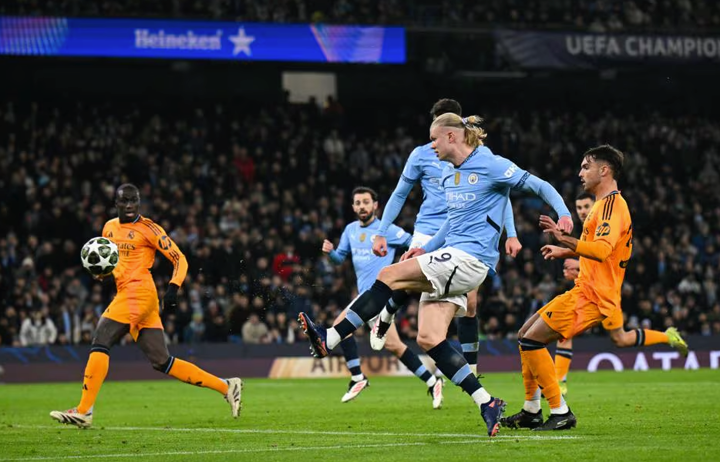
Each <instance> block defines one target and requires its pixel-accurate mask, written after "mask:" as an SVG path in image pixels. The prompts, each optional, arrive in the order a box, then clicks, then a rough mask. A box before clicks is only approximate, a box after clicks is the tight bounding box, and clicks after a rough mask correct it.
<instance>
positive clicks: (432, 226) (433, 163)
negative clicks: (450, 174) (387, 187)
mask: <svg viewBox="0 0 720 462" xmlns="http://www.w3.org/2000/svg"><path fill="white" fill-rule="evenodd" d="M430 145H431V143H428V144H426V145H423V146H418V147H416V148H415V149H413V152H412V153H410V157H408V160H407V162H406V163H405V168H403V172H402V176H401V177H400V178H401V180H402V181H406V182H408V183H410V184H411V185H414V184H415V183H417V182H418V181H420V186H421V187H422V192H423V202H422V205H421V206H420V211H419V212H418V215H417V218H416V219H415V231H417V232H420V233H423V234H427V235H430V236H432V235H433V234H435V233H436V232H437V231H438V230H439V229H440V227H441V226H442V224H443V223H444V222H445V219H446V218H447V204H446V203H445V193H444V192H443V190H442V188H441V186H440V180H441V178H442V172H443V169H444V168H445V167H447V166H448V165H450V164H449V163H447V162H443V161H441V160H440V159H438V158H437V155H435V151H433V150H432V148H431V147H430Z"/></svg>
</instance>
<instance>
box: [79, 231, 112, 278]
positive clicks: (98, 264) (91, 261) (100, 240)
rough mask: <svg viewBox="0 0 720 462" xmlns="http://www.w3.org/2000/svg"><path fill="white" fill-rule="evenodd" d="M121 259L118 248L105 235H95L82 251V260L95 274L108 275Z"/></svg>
mask: <svg viewBox="0 0 720 462" xmlns="http://www.w3.org/2000/svg"><path fill="white" fill-rule="evenodd" d="M119 259H120V254H119V253H118V248H117V246H116V245H115V243H114V242H113V241H111V240H110V239H108V238H105V237H94V238H92V239H90V240H89V241H87V243H86V244H85V245H84V246H83V248H82V250H81V251H80V260H82V264H83V266H84V267H85V269H86V270H88V272H89V273H90V274H92V275H93V276H107V275H109V274H110V273H112V272H113V270H114V269H115V267H116V266H117V264H118V260H119Z"/></svg>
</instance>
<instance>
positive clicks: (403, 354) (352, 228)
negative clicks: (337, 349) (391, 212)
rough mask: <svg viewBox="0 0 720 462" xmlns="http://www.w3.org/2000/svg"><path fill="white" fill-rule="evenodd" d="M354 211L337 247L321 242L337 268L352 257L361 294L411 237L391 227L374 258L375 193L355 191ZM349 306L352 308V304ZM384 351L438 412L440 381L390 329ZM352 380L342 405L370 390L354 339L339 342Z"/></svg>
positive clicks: (363, 188)
mask: <svg viewBox="0 0 720 462" xmlns="http://www.w3.org/2000/svg"><path fill="white" fill-rule="evenodd" d="M352 201H353V204H352V206H353V211H354V212H355V215H357V218H358V219H357V221H354V222H352V223H350V224H349V225H347V226H346V227H345V230H344V231H343V233H342V236H341V237H340V244H339V245H338V248H337V250H334V246H333V244H332V242H330V241H328V240H327V239H326V240H325V241H324V242H323V246H322V251H323V252H325V253H327V254H328V255H329V257H330V260H332V261H333V262H334V263H337V264H340V263H342V262H343V261H345V259H346V258H347V257H348V256H350V255H352V262H353V267H354V268H355V276H356V278H357V288H358V293H363V292H365V291H366V290H368V289H369V288H370V287H372V285H373V283H374V282H375V279H377V275H378V273H379V272H380V270H381V269H383V268H384V267H386V266H389V265H391V264H392V263H393V259H394V258H395V251H396V249H398V248H402V247H408V245H409V244H410V240H411V239H412V236H411V235H410V234H408V233H407V232H406V231H405V230H404V229H402V228H400V227H398V226H395V225H391V226H390V228H389V229H388V240H389V241H390V248H389V250H388V252H387V253H386V255H385V256H384V257H378V256H375V255H374V254H373V252H372V243H373V240H374V239H375V236H376V235H377V232H378V230H379V228H380V220H378V219H377V217H376V212H377V208H378V197H377V193H376V192H375V191H373V190H372V189H370V188H366V187H358V188H355V189H354V190H353V192H352ZM351 306H352V304H351ZM344 318H345V312H343V313H341V314H340V315H339V316H338V318H337V319H336V320H335V324H338V323H339V322H340V321H342V320H343V319H344ZM386 337H387V343H386V344H385V349H386V350H388V351H389V352H391V353H392V354H393V355H395V356H396V357H397V358H398V359H399V360H400V362H402V363H403V364H404V365H405V366H406V367H407V368H408V369H409V370H410V371H412V372H413V373H414V374H415V375H416V376H418V377H419V378H420V380H422V381H423V382H425V384H426V385H427V387H428V395H429V396H430V397H431V398H432V401H433V408H434V409H440V408H441V407H442V402H443V394H442V391H443V385H444V383H443V380H442V379H437V378H436V377H435V376H434V375H433V374H431V373H430V371H428V370H427V368H425V366H424V365H423V363H422V362H421V361H420V358H418V356H417V355H416V354H415V353H414V352H413V351H412V350H410V348H408V346H407V345H405V344H404V343H403V342H402V341H401V340H400V336H399V335H398V332H397V329H396V328H395V326H394V325H393V326H392V328H391V329H390V330H389V331H388V333H387V336H386ZM340 346H341V347H342V349H343V355H344V356H345V362H346V364H347V367H348V369H349V370H350V373H351V374H352V377H351V379H350V384H349V386H348V391H347V393H345V395H343V397H342V399H341V401H342V402H343V403H346V402H348V401H350V400H352V399H354V398H355V397H357V396H358V395H359V394H360V392H362V391H363V390H364V389H365V388H366V387H368V386H369V382H368V379H367V377H366V376H365V375H364V374H363V372H362V369H361V367H360V356H359V354H358V349H357V343H356V342H355V338H354V337H353V336H349V337H347V338H346V339H344V340H343V341H342V342H340Z"/></svg>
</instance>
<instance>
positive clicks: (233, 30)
mask: <svg viewBox="0 0 720 462" xmlns="http://www.w3.org/2000/svg"><path fill="white" fill-rule="evenodd" d="M1 54H4V55H38V56H88V57H117V58H167V59H227V60H240V61H295V62H330V63H381V64H401V63H404V62H405V30H404V29H403V28H402V27H364V26H335V25H327V24H295V25H279V24H265V23H236V22H212V21H170V20H146V19H79V18H58V17H9V16H2V17H0V55H1Z"/></svg>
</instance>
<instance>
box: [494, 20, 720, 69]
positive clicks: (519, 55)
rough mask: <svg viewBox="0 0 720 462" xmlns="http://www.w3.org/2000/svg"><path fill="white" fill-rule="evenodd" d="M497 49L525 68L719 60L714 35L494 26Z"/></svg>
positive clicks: (719, 38)
mask: <svg viewBox="0 0 720 462" xmlns="http://www.w3.org/2000/svg"><path fill="white" fill-rule="evenodd" d="M495 40H496V46H497V48H498V52H499V53H500V54H502V55H504V56H505V57H506V58H508V59H509V60H510V61H511V62H513V63H515V64H516V65H518V66H520V67H523V68H526V69H548V68H554V69H602V68H617V67H630V66H636V65H676V64H700V63H709V64H720V36H714V37H711V36H705V37H702V36H689V35H688V36H678V35H675V36H665V35H620V34H618V35H615V34H585V33H575V32H523V31H514V30H503V29H500V30H497V31H496V32H495Z"/></svg>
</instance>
